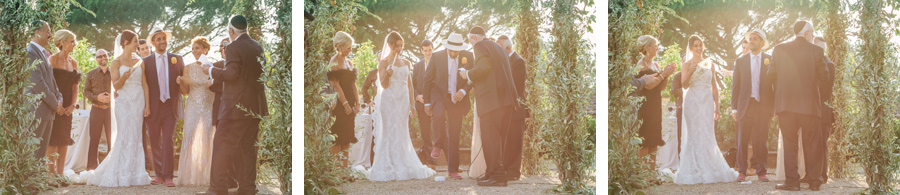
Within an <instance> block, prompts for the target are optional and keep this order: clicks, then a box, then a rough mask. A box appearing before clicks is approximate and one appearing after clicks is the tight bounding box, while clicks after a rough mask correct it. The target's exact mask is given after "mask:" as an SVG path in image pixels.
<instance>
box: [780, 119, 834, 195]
mask: <svg viewBox="0 0 900 195" xmlns="http://www.w3.org/2000/svg"><path fill="white" fill-rule="evenodd" d="M778 123H779V127H781V133H782V136H783V138H784V139H783V140H784V154H785V155H784V165H785V168H784V172H785V184H786V185H788V186H799V185H800V173H798V172H797V158H799V157H798V155H797V150H798V149H799V147H798V145H797V144H798V143H797V142H798V139H799V136H800V135H799V133H800V131H801V130H802V131H803V152H804V157H803V158H804V161H805V163H806V177H807V178H811V179H812V181H810V184H811V185H812V184H815V185H818V184H821V183H822V179H821V178H820V174H821V173H822V172H821V171H820V170H821V169H822V166H823V165H824V162H822V160H821V157H822V155H823V154H824V151H825V142H823V141H822V140H823V139H822V130H821V127H822V125H821V123H820V122H819V120H818V117H815V116H811V115H805V114H797V113H792V112H782V113H779V115H778Z"/></svg>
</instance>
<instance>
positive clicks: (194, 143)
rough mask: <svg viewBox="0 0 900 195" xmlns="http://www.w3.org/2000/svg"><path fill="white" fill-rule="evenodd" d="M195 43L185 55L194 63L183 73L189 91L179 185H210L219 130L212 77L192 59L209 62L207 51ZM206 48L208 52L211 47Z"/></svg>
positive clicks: (187, 66)
mask: <svg viewBox="0 0 900 195" xmlns="http://www.w3.org/2000/svg"><path fill="white" fill-rule="evenodd" d="M194 40H198V39H194ZM193 45H194V46H193V47H192V48H193V50H194V51H193V55H187V56H188V57H187V58H186V59H185V62H190V64H188V65H186V66H185V67H184V75H182V76H181V80H182V83H183V87H181V89H182V90H183V91H182V93H184V94H185V95H187V98H186V99H185V102H184V132H183V133H184V136H183V138H182V142H181V158H179V159H178V185H186V186H206V185H209V174H210V166H211V165H212V143H213V142H212V139H213V135H214V134H215V129H213V127H212V112H213V110H212V106H213V98H214V97H215V94H214V93H213V92H212V91H210V90H209V88H208V87H207V86H209V84H210V83H211V82H212V80H210V79H209V76H207V75H205V74H203V72H201V71H204V70H202V68H201V67H200V64H197V63H193V62H192V61H201V59H203V61H204V62H208V60H206V59H205V58H206V55H205V54H204V55H199V54H203V53H205V52H204V51H202V50H204V49H203V48H202V46H199V44H198V43H197V42H195V43H193ZM205 50H206V52H208V51H209V48H205ZM194 56H199V57H194ZM192 58H196V60H195V59H192ZM185 89H187V90H185ZM185 92H187V93H185Z"/></svg>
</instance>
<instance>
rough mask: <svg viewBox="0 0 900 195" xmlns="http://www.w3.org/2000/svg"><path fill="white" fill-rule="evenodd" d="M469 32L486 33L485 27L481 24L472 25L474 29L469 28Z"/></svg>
mask: <svg viewBox="0 0 900 195" xmlns="http://www.w3.org/2000/svg"><path fill="white" fill-rule="evenodd" d="M469 34H477V35H484V28H481V26H475V27H472V30H469Z"/></svg>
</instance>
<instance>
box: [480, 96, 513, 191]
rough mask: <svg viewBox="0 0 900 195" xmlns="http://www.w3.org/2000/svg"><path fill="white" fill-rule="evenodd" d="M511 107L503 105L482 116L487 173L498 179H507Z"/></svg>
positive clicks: (482, 137)
mask: <svg viewBox="0 0 900 195" xmlns="http://www.w3.org/2000/svg"><path fill="white" fill-rule="evenodd" d="M509 111H510V108H509V107H501V108H499V109H496V110H494V111H491V112H488V113H487V114H484V115H482V116H481V147H482V150H484V162H485V165H487V169H486V170H485V172H484V173H485V175H486V176H487V177H488V178H491V179H494V180H497V181H506V179H507V174H506V169H505V168H504V166H503V163H504V160H505V159H506V158H504V157H505V156H504V150H503V147H504V146H505V145H506V135H507V131H508V128H509V122H510V118H511V117H510V113H509Z"/></svg>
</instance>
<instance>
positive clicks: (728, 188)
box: [644, 176, 869, 194]
mask: <svg viewBox="0 0 900 195" xmlns="http://www.w3.org/2000/svg"><path fill="white" fill-rule="evenodd" d="M769 178H774V177H773V176H770V177H769ZM747 179H749V180H750V181H752V182H753V183H752V184H740V183H738V182H726V183H714V184H697V185H678V184H674V183H665V184H663V185H659V186H652V187H648V188H647V189H645V190H644V192H646V193H647V194H853V193H857V192H859V191H861V190H863V189H865V188H868V187H869V185H868V184H866V181H865V178H851V179H829V180H828V183H827V184H824V185H822V187H821V191H817V192H816V191H810V190H809V186H808V185H806V184H800V188H801V190H800V191H796V192H795V191H783V190H775V184H781V183H784V181H775V180H772V181H770V182H760V181H759V180H758V179H757V177H756V176H747Z"/></svg>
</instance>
